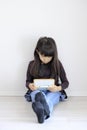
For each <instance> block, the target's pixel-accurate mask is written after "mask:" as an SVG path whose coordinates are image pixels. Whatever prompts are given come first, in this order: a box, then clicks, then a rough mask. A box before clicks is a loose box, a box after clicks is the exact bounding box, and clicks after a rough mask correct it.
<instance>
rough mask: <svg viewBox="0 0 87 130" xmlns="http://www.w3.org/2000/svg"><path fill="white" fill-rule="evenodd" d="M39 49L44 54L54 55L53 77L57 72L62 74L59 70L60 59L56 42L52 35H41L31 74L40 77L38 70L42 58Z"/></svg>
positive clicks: (52, 61) (52, 64)
mask: <svg viewBox="0 0 87 130" xmlns="http://www.w3.org/2000/svg"><path fill="white" fill-rule="evenodd" d="M37 51H38V52H39V53H40V54H42V55H44V56H52V60H51V61H50V64H51V68H50V69H51V77H52V78H53V77H54V75H55V74H58V75H59V74H60V72H59V60H58V52H57V47H56V43H55V41H54V39H53V38H51V37H41V38H40V39H39V40H38V42H37V45H36V48H35V50H34V63H33V66H32V69H31V74H32V75H33V76H35V77H38V72H39V68H40V63H41V61H40V58H39V55H38V53H37Z"/></svg>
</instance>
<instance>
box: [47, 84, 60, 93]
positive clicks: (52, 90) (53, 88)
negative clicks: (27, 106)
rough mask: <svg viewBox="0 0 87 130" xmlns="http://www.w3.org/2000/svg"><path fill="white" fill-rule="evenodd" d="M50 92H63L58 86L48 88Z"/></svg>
mask: <svg viewBox="0 0 87 130" xmlns="http://www.w3.org/2000/svg"><path fill="white" fill-rule="evenodd" d="M48 90H49V91H51V92H58V91H61V90H62V87H61V86H56V85H52V86H50V87H49V88H48Z"/></svg>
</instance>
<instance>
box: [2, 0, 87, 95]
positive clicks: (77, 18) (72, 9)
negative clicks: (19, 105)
mask: <svg viewBox="0 0 87 130" xmlns="http://www.w3.org/2000/svg"><path fill="white" fill-rule="evenodd" d="M41 36H50V37H53V38H54V39H55V41H56V43H57V47H58V51H59V57H60V59H61V61H62V63H63V65H64V68H65V70H66V73H67V77H68V79H69V82H70V85H69V89H67V93H68V95H77V96H78V95H82V96H85V95H86V96H87V79H86V77H87V76H86V74H87V57H86V55H87V51H86V48H87V1H86V0H0V95H24V93H25V91H26V88H25V80H26V70H27V66H28V62H29V61H30V60H31V59H32V58H33V50H34V48H35V45H36V42H37V40H38V38H39V37H41Z"/></svg>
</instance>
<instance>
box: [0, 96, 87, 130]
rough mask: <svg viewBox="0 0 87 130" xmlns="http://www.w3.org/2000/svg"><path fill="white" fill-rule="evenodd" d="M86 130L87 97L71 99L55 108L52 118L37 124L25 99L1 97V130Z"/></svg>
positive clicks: (29, 104)
mask: <svg viewBox="0 0 87 130" xmlns="http://www.w3.org/2000/svg"><path fill="white" fill-rule="evenodd" d="M29 129H31V130H36V129H38V130H44V129H48V130H73V129H79V130H86V129H87V97H69V98H68V100H67V101H64V102H60V103H59V104H58V105H57V106H55V108H54V111H53V113H52V116H51V118H49V119H48V120H46V121H45V122H44V123H43V124H39V123H37V118H36V115H35V113H34V112H33V110H32V108H31V103H29V102H27V101H26V100H25V98H24V97H0V130H29Z"/></svg>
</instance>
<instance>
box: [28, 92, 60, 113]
mask: <svg viewBox="0 0 87 130" xmlns="http://www.w3.org/2000/svg"><path fill="white" fill-rule="evenodd" d="M38 92H42V93H43V95H44V97H45V99H46V101H47V103H48V106H49V109H50V113H52V111H53V108H54V106H55V105H56V104H58V103H59V101H60V96H61V93H60V92H50V91H48V90H35V91H33V92H31V99H32V102H35V95H36V94H37V93H38Z"/></svg>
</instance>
